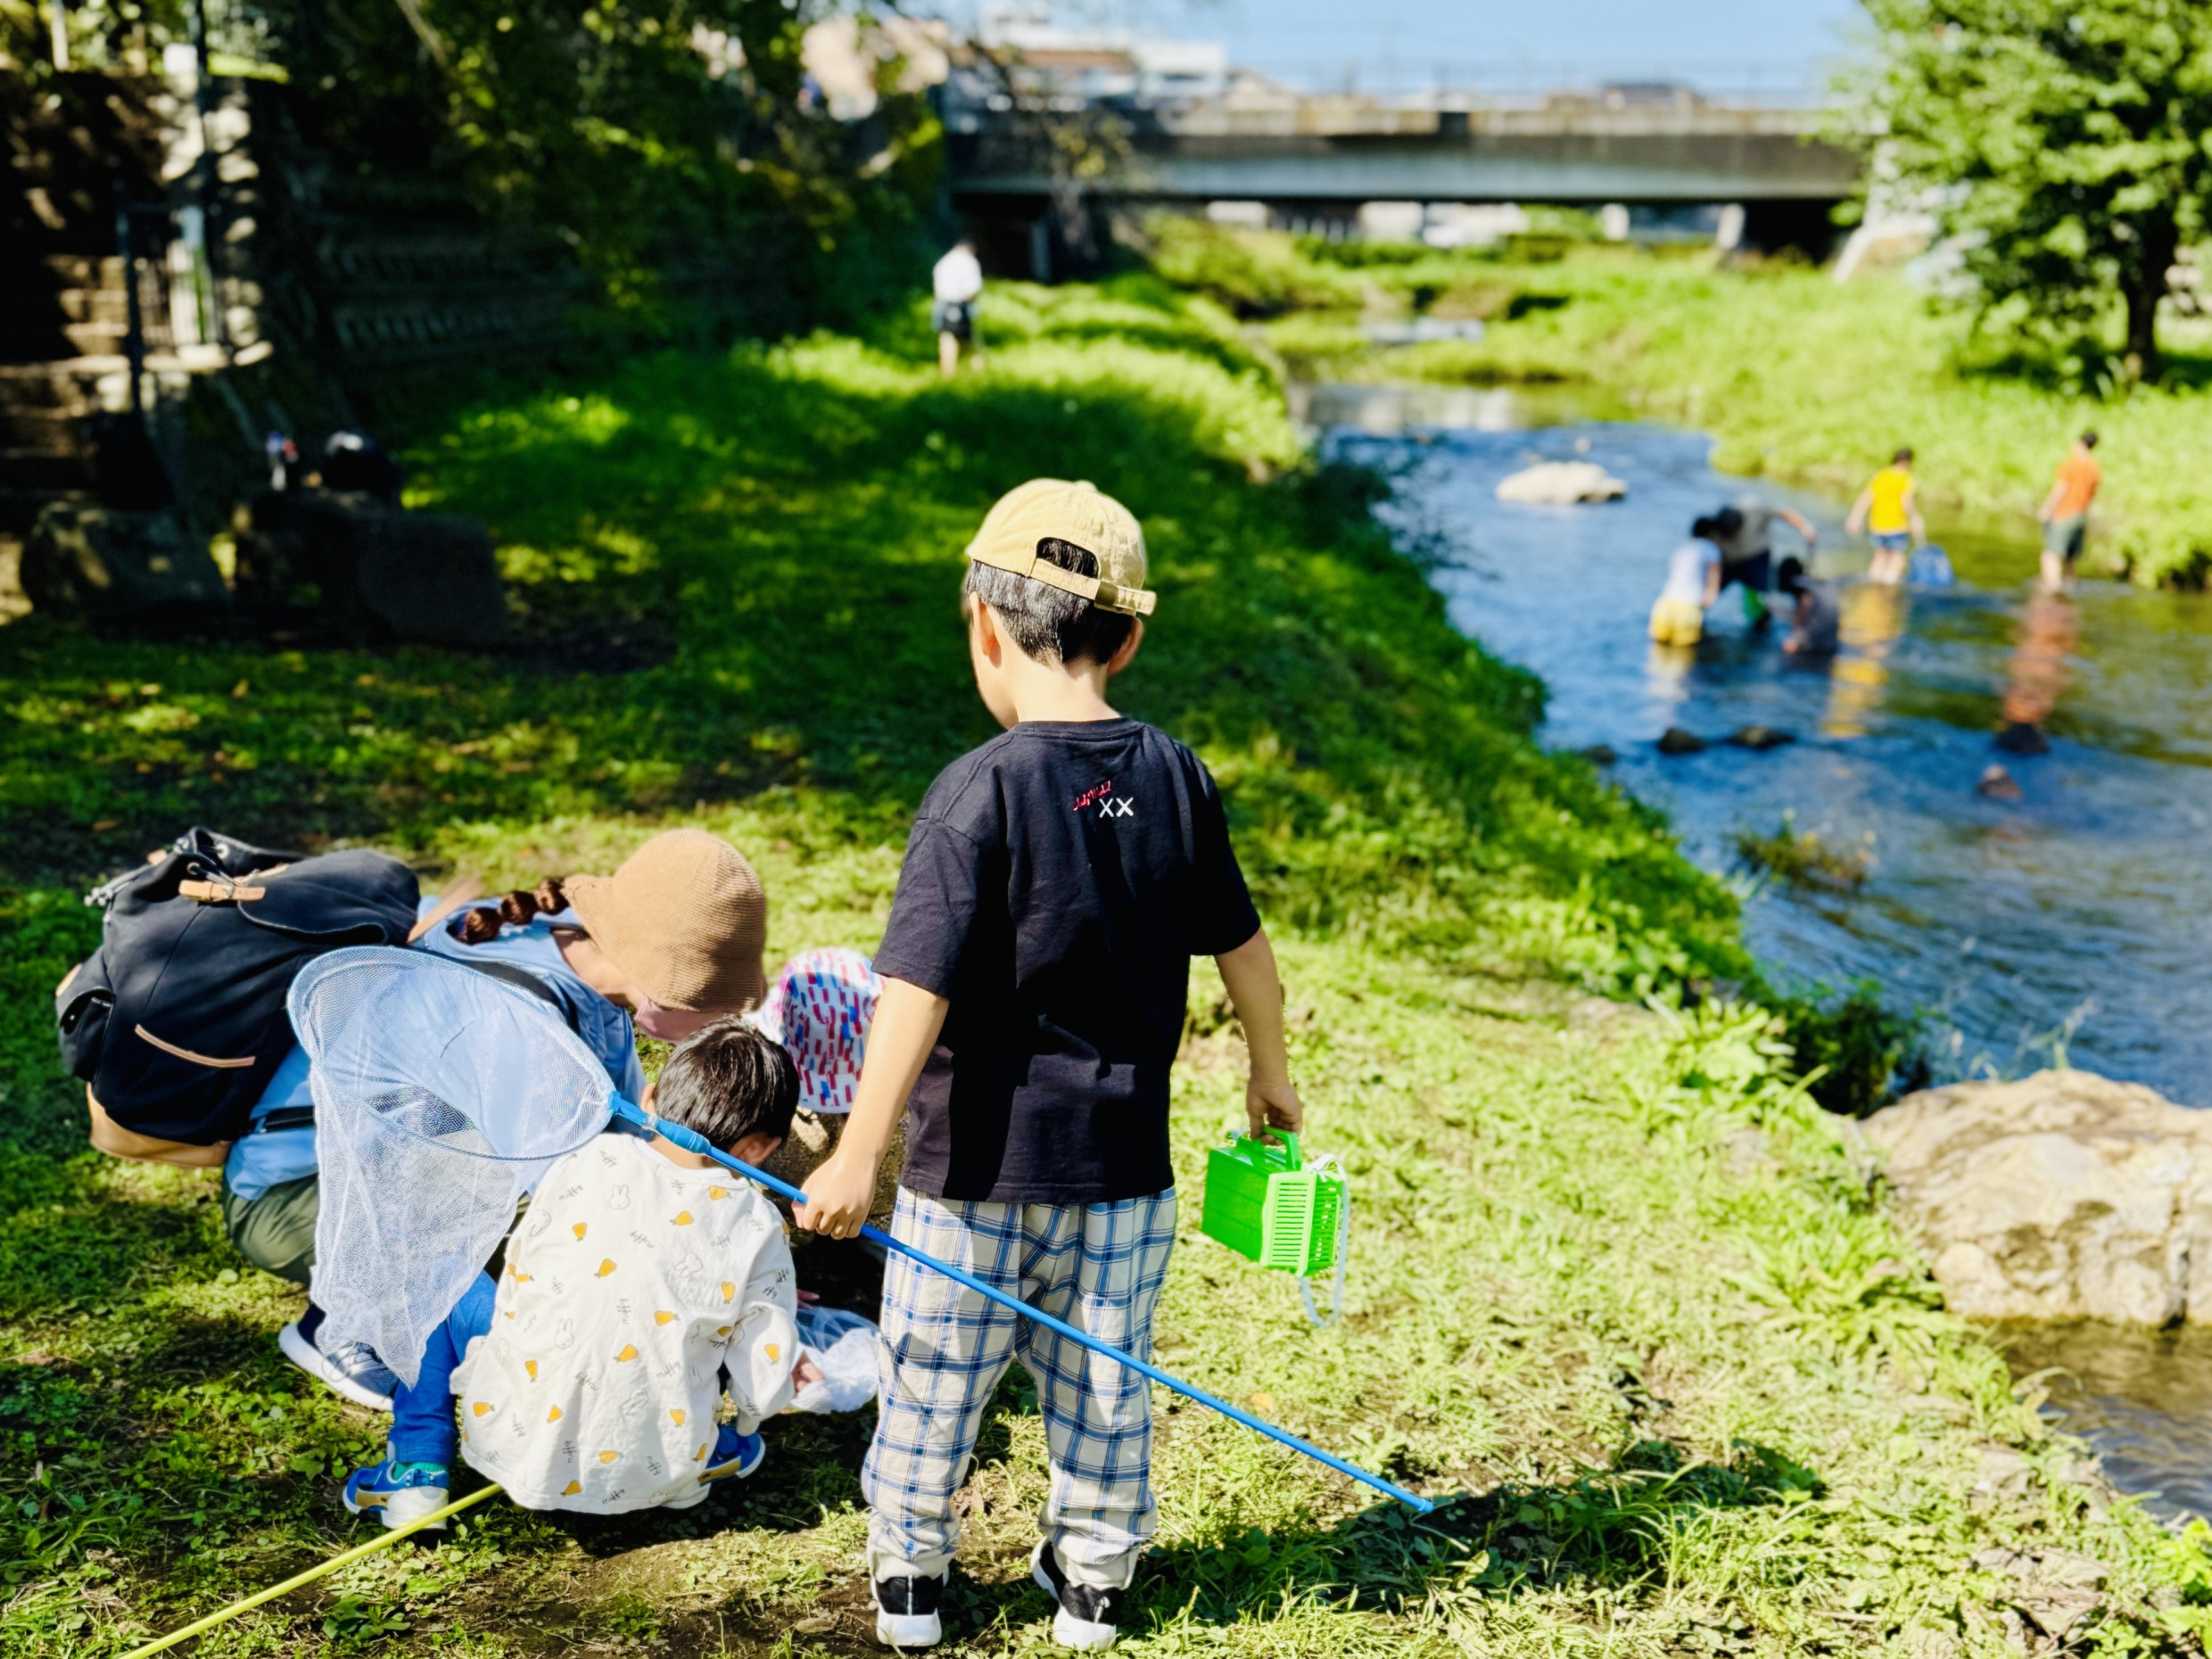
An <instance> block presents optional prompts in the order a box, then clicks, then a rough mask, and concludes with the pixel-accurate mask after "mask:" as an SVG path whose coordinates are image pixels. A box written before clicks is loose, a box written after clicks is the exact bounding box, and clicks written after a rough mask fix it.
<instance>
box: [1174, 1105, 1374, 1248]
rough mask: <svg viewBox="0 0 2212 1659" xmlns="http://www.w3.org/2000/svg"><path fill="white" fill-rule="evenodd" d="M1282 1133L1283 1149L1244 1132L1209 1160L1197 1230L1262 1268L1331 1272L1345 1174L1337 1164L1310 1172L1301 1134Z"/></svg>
mask: <svg viewBox="0 0 2212 1659" xmlns="http://www.w3.org/2000/svg"><path fill="white" fill-rule="evenodd" d="M1275 1133H1276V1134H1278V1135H1281V1138H1282V1140H1283V1144H1282V1145H1280V1146H1275V1145H1270V1144H1269V1143H1267V1142H1266V1141H1256V1140H1254V1139H1253V1138H1252V1137H1251V1136H1250V1135H1234V1136H1232V1137H1231V1139H1230V1141H1229V1143H1228V1144H1227V1145H1226V1146H1217V1147H1215V1148H1214V1150H1213V1151H1210V1152H1209V1153H1208V1154H1207V1155H1206V1201H1205V1208H1204V1209H1203V1211H1202V1212H1201V1216H1200V1218H1199V1223H1198V1230H1199V1231H1200V1232H1201V1233H1203V1234H1205V1235H1206V1236H1207V1237H1208V1238H1209V1239H1212V1240H1213V1241H1214V1242H1216V1243H1217V1244H1226V1245H1227V1246H1228V1247H1229V1248H1230V1249H1231V1250H1234V1251H1236V1253H1237V1254H1238V1255H1240V1256H1248V1257H1250V1259H1252V1260H1254V1261H1256V1262H1258V1263H1259V1265H1260V1266H1261V1267H1281V1268H1283V1269H1286V1270H1287V1271H1289V1272H1292V1273H1295V1274H1300V1275H1305V1274H1314V1273H1325V1272H1326V1271H1327V1270H1328V1269H1329V1267H1332V1266H1333V1265H1334V1263H1335V1261H1336V1223H1337V1217H1338V1216H1339V1214H1340V1213H1341V1211H1342V1209H1343V1205H1344V1177H1343V1176H1342V1174H1341V1172H1339V1171H1338V1170H1337V1169H1336V1168H1334V1167H1333V1165H1331V1164H1323V1165H1320V1166H1317V1167H1316V1168H1311V1169H1308V1168H1304V1167H1303V1164H1302V1160H1300V1156H1299V1151H1298V1137H1297V1136H1296V1135H1292V1134H1290V1133H1288V1132H1287V1131H1281V1130H1278V1131H1275Z"/></svg>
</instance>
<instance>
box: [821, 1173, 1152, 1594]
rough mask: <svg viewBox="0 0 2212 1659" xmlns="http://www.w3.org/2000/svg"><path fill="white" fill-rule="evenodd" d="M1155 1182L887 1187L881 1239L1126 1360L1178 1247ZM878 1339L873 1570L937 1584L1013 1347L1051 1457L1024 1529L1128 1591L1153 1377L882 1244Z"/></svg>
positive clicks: (1141, 1527) (1143, 1347) (1147, 1468)
mask: <svg viewBox="0 0 2212 1659" xmlns="http://www.w3.org/2000/svg"><path fill="white" fill-rule="evenodd" d="M1175 1218H1176V1198H1175V1193H1173V1192H1172V1191H1170V1192H1166V1193H1154V1194H1153V1195H1152V1196H1151V1197H1150V1198H1135V1199H1124V1200H1122V1201H1119V1202H1117V1203H1110V1204H989V1203H960V1202H952V1203H947V1202H944V1201H939V1200H937V1199H934V1198H923V1197H921V1196H920V1194H918V1193H911V1192H908V1191H907V1190H906V1189H905V1188H904V1187H901V1188H900V1189H899V1195H898V1207H897V1209H896V1210H895V1211H894V1213H893V1215H892V1218H891V1233H892V1236H893V1237H895V1238H896V1239H898V1240H900V1241H901V1242H904V1243H908V1244H912V1246H914V1247H915V1248H916V1249H917V1250H926V1251H928V1252H929V1254H930V1255H932V1256H935V1257H937V1258H938V1259H940V1260H943V1261H947V1262H950V1263H952V1264H953V1266H955V1267H962V1268H965V1269H966V1270H967V1271H968V1272H970V1273H971V1274H973V1275H975V1276H976V1277H977V1278H978V1279H981V1280H982V1281H984V1283H986V1284H990V1285H994V1286H995V1287H997V1288H999V1289H1003V1290H1004V1291H1007V1292H1011V1294H1014V1295H1016V1296H1019V1297H1020V1298H1021V1299H1022V1300H1025V1301H1027V1302H1028V1303H1030V1304H1031V1305H1032V1306H1034V1307H1036V1308H1041V1309H1042V1310H1043V1311H1044V1312H1045V1313H1048V1314H1051V1315H1052V1316H1054V1317H1055V1318H1058V1319H1062V1320H1065V1321H1066V1322H1067V1323H1068V1324H1069V1325H1074V1326H1075V1327H1076V1328H1077V1330H1079V1331H1084V1332H1086V1333H1089V1334H1090V1335H1093V1336H1095V1337H1097V1338H1099V1339H1100V1340H1101V1341H1107V1342H1110V1343H1112V1344H1113V1345H1114V1346H1115V1347H1117V1348H1122V1349H1127V1350H1128V1351H1130V1352H1131V1353H1134V1354H1135V1355H1136V1356H1137V1357H1138V1358H1143V1359H1149V1358H1151V1345H1152V1309H1153V1308H1154V1306H1155V1305H1156V1304H1157V1303H1158V1302H1159V1300H1160V1283H1161V1281H1162V1280H1164V1279H1165V1278H1166V1277H1167V1275H1168V1251H1169V1250H1171V1249H1173V1247H1174V1245H1175ZM883 1337H884V1340H883V1342H882V1343H881V1345H880V1346H879V1349H878V1350H877V1361H876V1364H877V1370H878V1381H879V1384H880V1395H881V1408H880V1411H879V1416H877V1419H876V1438H875V1443H874V1444H873V1445H872V1446H871V1447H870V1448H869V1449H868V1460H867V1462H866V1463H865V1464H864V1465H862V1469H861V1490H862V1491H863V1492H864V1493H865V1494H866V1495H867V1498H868V1502H869V1505H870V1509H871V1514H870V1516H869V1522H868V1560H869V1570H870V1572H871V1576H872V1577H874V1578H876V1579H879V1580H880V1579H883V1578H887V1577H892V1576H910V1575H911V1576H913V1577H917V1578H935V1577H937V1576H938V1575H939V1574H941V1573H943V1572H945V1569H946V1568H947V1567H949V1566H951V1564H952V1562H953V1550H954V1548H956V1547H957V1546H958V1544H959V1542H960V1521H959V1518H958V1517H957V1516H956V1515H954V1513H953V1494H954V1493H955V1492H957V1491H958V1490H960V1487H961V1485H962V1482H964V1481H965V1480H966V1479H967V1476H968V1466H969V1464H970V1460H971V1459H972V1457H974V1455H975V1448H976V1434H977V1432H978V1429H979V1428H980V1427H981V1426H982V1422H983V1408H984V1407H986V1405H988V1404H989V1403H990V1399H991V1394H992V1391H994V1390H995V1389H996V1388H997V1386H998V1380H999V1378H1000V1377H1001V1376H1003V1374H1005V1371H1006V1366H1007V1362H1008V1361H1009V1360H1011V1359H1013V1358H1017V1357H1019V1358H1020V1360H1021V1363H1022V1364H1023V1365H1025V1366H1028V1369H1029V1374H1030V1375H1031V1376H1033V1377H1035V1378H1036V1391H1037V1401H1038V1404H1039V1406H1040V1407H1042V1408H1043V1412H1044V1440H1045V1446H1046V1449H1047V1451H1048V1453H1049V1454H1050V1457H1051V1459H1052V1488H1051V1491H1050V1494H1049V1495H1048V1496H1047V1498H1045V1502H1044V1511H1043V1513H1042V1514H1041V1515H1039V1516H1038V1517H1037V1523H1038V1526H1039V1527H1040V1529H1041V1530H1042V1531H1044V1535H1045V1537H1046V1538H1048V1539H1051V1540H1052V1545H1053V1547H1054V1548H1055V1549H1056V1550H1058V1552H1059V1555H1060V1560H1061V1565H1062V1567H1063V1568H1064V1569H1065V1570H1066V1572H1067V1574H1068V1576H1069V1578H1070V1579H1072V1580H1074V1581H1076V1582H1077V1583H1080V1584H1088V1585H1091V1586H1093V1587H1094V1588H1097V1589H1120V1588H1123V1587H1125V1586H1126V1585H1127V1583H1128V1582H1129V1580H1130V1577H1131V1575H1132V1574H1133V1573H1134V1572H1135V1571H1136V1562H1137V1556H1138V1555H1139V1554H1140V1553H1141V1552H1142V1551H1143V1548H1144V1545H1145V1542H1146V1540H1148V1539H1150V1538H1151V1535H1152V1526H1153V1520H1154V1513H1155V1511H1154V1506H1153V1503H1152V1489H1151V1457H1152V1397H1151V1383H1150V1382H1147V1381H1145V1379H1144V1378H1143V1377H1142V1376H1140V1375H1139V1374H1137V1373H1135V1372H1134V1371H1132V1370H1130V1369H1129V1368H1128V1367H1127V1366H1123V1365H1120V1364H1118V1363H1117V1362H1116V1361H1114V1360H1111V1359H1108V1358H1105V1357H1104V1356H1103V1355H1100V1354H1094V1353H1093V1352H1091V1351H1090V1350H1089V1349H1086V1348H1084V1347H1082V1346H1081V1345H1080V1344H1078V1343H1076V1342H1071V1341H1069V1340H1068V1339H1067V1338H1066V1337H1064V1336H1061V1335H1060V1334H1059V1333H1056V1332H1052V1331H1048V1330H1045V1329H1044V1327H1043V1326H1041V1325H1036V1323H1034V1322H1033V1321H1031V1320H1028V1319H1024V1318H1022V1317H1021V1316H1019V1315H1018V1314H1015V1313H1013V1312H1011V1311H1010V1310H1008V1309H1007V1308H1002V1307H1000V1306H999V1305H998V1304H997V1303H996V1302H994V1301H991V1300H987V1299H986V1298H984V1297H982V1296H978V1294H977V1293H976V1292H973V1291H971V1290H969V1289H967V1288H966V1287H965V1286H962V1285H959V1284H955V1283H953V1281H952V1280H950V1279H948V1278H946V1277H945V1275H943V1274H940V1273H933V1272H931V1271H930V1270H929V1268H927V1267H920V1266H919V1265H918V1264H916V1263H914V1262H912V1261H909V1260H908V1259H906V1258H905V1257H904V1256H898V1255H894V1256H893V1257H892V1258H891V1259H890V1264H889V1267H888V1269H887V1272H886V1274H885V1275H884V1281H883Z"/></svg>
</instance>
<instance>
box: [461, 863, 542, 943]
mask: <svg viewBox="0 0 2212 1659" xmlns="http://www.w3.org/2000/svg"><path fill="white" fill-rule="evenodd" d="M567 908H568V898H567V896H566V895H565V894H564V893H563V892H562V891H561V879H560V878H559V877H558V876H548V877H547V878H546V879H544V880H542V881H541V882H540V883H538V886H537V890H536V891H535V892H532V891H531V890H529V889H528V888H525V887H516V889H515V890H514V891H513V892H512V893H509V894H508V895H507V896H505V897H503V898H501V899H500V900H499V904H498V905H497V906H490V905H483V904H478V905H476V906H475V907H474V908H472V909H469V910H465V911H463V912H461V926H460V936H461V943H462V944H464V945H489V944H491V941H492V940H494V939H496V938H498V937H499V929H501V928H503V927H516V928H527V927H528V926H529V925H530V924H531V922H532V920H535V919H536V917H537V914H538V912H540V911H543V912H545V913H546V914H548V915H549V916H557V915H559V914H560V913H561V912H563V911H565V910H566V909H567Z"/></svg>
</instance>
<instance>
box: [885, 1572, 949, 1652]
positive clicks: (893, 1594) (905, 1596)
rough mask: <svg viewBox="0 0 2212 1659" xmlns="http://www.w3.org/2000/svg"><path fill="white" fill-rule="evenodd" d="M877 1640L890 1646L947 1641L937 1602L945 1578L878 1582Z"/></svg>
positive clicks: (934, 1643)
mask: <svg viewBox="0 0 2212 1659" xmlns="http://www.w3.org/2000/svg"><path fill="white" fill-rule="evenodd" d="M870 1588H871V1589H872V1591H873V1592H874V1595H875V1598H876V1639H877V1640H878V1641H879V1642H881V1643H882V1644H883V1645H884V1646H885V1647H936V1646H937V1644H938V1643H939V1642H941V1641H943V1640H944V1639H945V1621H944V1620H942V1619H940V1618H938V1617H937V1602H938V1599H939V1598H940V1597H943V1596H944V1594H945V1581H944V1580H943V1579H904V1578H902V1579H877V1580H875V1581H873V1583H872V1584H871V1587H870Z"/></svg>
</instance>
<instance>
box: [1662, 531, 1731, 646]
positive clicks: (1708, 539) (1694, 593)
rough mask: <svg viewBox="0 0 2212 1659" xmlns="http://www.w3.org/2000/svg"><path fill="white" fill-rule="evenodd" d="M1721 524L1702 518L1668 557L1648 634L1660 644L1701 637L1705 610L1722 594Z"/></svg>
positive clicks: (1682, 642)
mask: <svg viewBox="0 0 2212 1659" xmlns="http://www.w3.org/2000/svg"><path fill="white" fill-rule="evenodd" d="M1719 534H1720V525H1719V524H1717V523H1716V522H1715V521H1714V520H1713V519H1710V518H1701V519H1699V520H1697V522H1696V523H1695V524H1692V525H1691V526H1690V527H1689V535H1690V539H1689V540H1688V541H1685V542H1684V543H1682V545H1681V546H1680V547H1679V548H1677V549H1674V552H1673V554H1672V555H1671V557H1669V559H1668V561H1667V581H1666V585H1665V586H1664V587H1663V588H1662V589H1660V590H1659V598H1658V599H1657V601H1656V602H1655V603H1654V604H1653V606H1652V607H1651V637H1652V638H1653V640H1655V641H1657V642H1658V643H1659V644H1661V645H1677V646H1680V645H1696V643H1697V641H1698V640H1702V639H1703V638H1704V633H1705V611H1706V609H1707V607H1710V606H1711V605H1712V604H1713V601H1714V600H1715V599H1717V598H1720V597H1721V548H1720V543H1719V541H1717V539H1716V538H1717V537H1718V536H1719Z"/></svg>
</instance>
